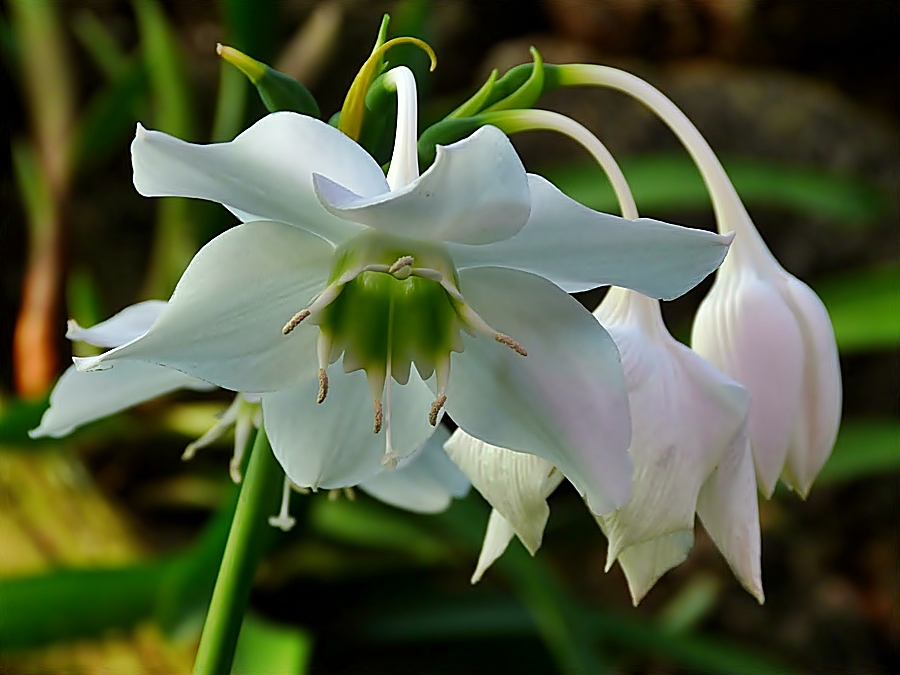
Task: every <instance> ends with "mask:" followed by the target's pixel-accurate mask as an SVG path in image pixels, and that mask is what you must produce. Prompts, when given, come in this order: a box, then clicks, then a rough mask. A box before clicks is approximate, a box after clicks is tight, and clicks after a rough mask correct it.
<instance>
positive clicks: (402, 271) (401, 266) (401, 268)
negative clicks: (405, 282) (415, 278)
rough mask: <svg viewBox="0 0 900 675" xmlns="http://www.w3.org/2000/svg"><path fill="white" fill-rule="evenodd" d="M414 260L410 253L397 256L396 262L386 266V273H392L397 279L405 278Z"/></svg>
mask: <svg viewBox="0 0 900 675" xmlns="http://www.w3.org/2000/svg"><path fill="white" fill-rule="evenodd" d="M415 261H416V260H415V258H413V257H412V256H411V255H405V256H403V257H401V258H397V262H395V263H394V264H393V265H391V266H390V267H389V268H388V274H392V275H394V276H395V277H397V278H398V279H406V278H407V277H408V276H409V274H410V268H411V267H412V264H413V263H414V262H415ZM400 275H403V276H400Z"/></svg>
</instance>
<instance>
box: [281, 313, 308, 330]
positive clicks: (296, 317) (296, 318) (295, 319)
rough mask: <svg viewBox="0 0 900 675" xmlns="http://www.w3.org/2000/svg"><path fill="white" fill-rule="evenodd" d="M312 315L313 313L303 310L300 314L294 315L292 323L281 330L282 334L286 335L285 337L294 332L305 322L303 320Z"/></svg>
mask: <svg viewBox="0 0 900 675" xmlns="http://www.w3.org/2000/svg"><path fill="white" fill-rule="evenodd" d="M310 314H312V312H310V311H309V310H308V309H301V310H300V311H299V312H297V313H296V314H294V316H292V317H291V320H290V321H288V322H287V323H286V324H284V328H282V329H281V332H282V333H284V334H285V335H287V334H288V333H290V332H291V331H292V330H294V329H295V328H296V327H297V326H299V325H300V324H301V323H302V322H303V320H304V319H305V318H306V317H308V316H309V315H310Z"/></svg>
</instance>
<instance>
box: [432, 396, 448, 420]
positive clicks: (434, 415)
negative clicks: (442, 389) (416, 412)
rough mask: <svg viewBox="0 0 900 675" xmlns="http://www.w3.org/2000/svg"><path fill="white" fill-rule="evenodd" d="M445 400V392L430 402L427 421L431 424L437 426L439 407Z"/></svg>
mask: <svg viewBox="0 0 900 675" xmlns="http://www.w3.org/2000/svg"><path fill="white" fill-rule="evenodd" d="M446 402H447V396H446V395H445V394H441V395H440V396H438V397H437V400H436V401H435V402H434V403H432V404H431V412H430V413H428V422H429V423H430V424H431V426H433V427H436V426H437V420H438V413H439V412H441V408H443V407H444V404H445V403H446Z"/></svg>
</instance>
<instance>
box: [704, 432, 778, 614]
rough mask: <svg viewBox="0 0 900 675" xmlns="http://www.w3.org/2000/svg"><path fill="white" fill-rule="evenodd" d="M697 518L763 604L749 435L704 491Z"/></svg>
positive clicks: (742, 438)
mask: <svg viewBox="0 0 900 675" xmlns="http://www.w3.org/2000/svg"><path fill="white" fill-rule="evenodd" d="M697 515H698V516H700V521H701V522H702V523H703V527H705V528H706V531H707V532H709V536H710V537H711V538H712V540H713V542H715V544H716V546H717V547H718V549H719V550H720V551H721V552H722V555H723V556H725V560H726V561H728V566H729V567H731V570H732V572H734V575H735V576H736V577H737V579H738V581H740V582H741V584H742V585H743V586H744V588H746V589H747V590H748V591H749V592H750V593H751V594H752V595H753V596H754V597H755V598H756V599H757V600H759V602H760V603H762V602H763V600H764V597H763V590H762V579H761V571H760V566H761V563H760V535H759V505H758V503H757V500H756V481H755V479H754V475H753V461H752V458H751V453H750V446H749V443H748V441H747V436H746V434H742V435H740V436H739V437H738V438H737V439H736V441H735V443H734V445H733V446H732V447H731V448H730V449H729V451H728V452H727V453H726V455H725V456H724V457H723V458H722V462H721V463H720V464H719V467H718V468H717V469H716V472H715V473H714V474H713V475H712V476H710V478H709V480H708V481H707V482H706V484H705V485H704V486H703V488H702V489H701V490H700V495H699V497H698V499H697Z"/></svg>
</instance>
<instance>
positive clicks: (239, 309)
mask: <svg viewBox="0 0 900 675" xmlns="http://www.w3.org/2000/svg"><path fill="white" fill-rule="evenodd" d="M331 254H332V247H331V245H330V244H328V243H327V242H326V241H324V240H323V239H320V238H319V237H317V236H315V235H313V234H310V233H309V232H306V231H305V230H303V229H301V228H298V227H292V226H290V225H285V224H283V223H273V222H268V221H259V222H255V223H245V224H243V225H239V226H237V227H234V228H232V229H230V230H228V231H227V232H225V233H223V234H220V235H219V236H218V237H216V238H215V239H213V240H212V241H211V242H209V243H208V244H207V245H206V246H204V247H203V248H202V249H201V250H200V252H199V253H197V255H196V256H194V259H193V260H192V261H191V263H190V265H188V268H187V270H186V271H185V273H184V275H183V276H182V277H181V280H180V281H179V282H178V286H177V287H176V288H175V292H174V293H173V294H172V299H171V300H169V303H168V305H167V307H166V308H165V310H164V311H163V312H162V314H161V315H160V317H159V319H158V320H157V321H156V323H155V324H153V327H152V328H151V329H150V330H149V331H147V333H146V334H145V335H144V336H142V337H140V338H138V339H137V340H134V341H132V342H129V343H127V344H125V345H123V346H122V347H119V348H117V349H113V350H112V351H109V352H106V353H105V354H101V355H100V356H95V357H89V358H83V359H76V365H77V366H78V368H79V370H91V369H94V368H100V367H102V366H103V364H106V363H109V362H114V361H117V360H120V359H126V358H127V359H136V360H140V361H149V362H152V363H157V364H160V365H164V366H168V367H170V368H175V369H177V370H181V371H183V372H185V373H187V374H189V375H192V376H195V377H199V378H200V379H203V380H206V381H208V382H212V383H214V384H217V385H219V386H220V387H225V388H226V389H232V390H234V391H246V392H264V391H272V390H275V389H280V388H283V387H287V386H291V385H293V384H294V383H296V382H298V381H300V380H301V379H302V378H304V377H307V376H309V375H310V374H315V372H316V370H317V363H318V361H317V357H316V340H317V337H318V330H317V329H316V328H315V327H314V326H306V325H303V326H300V327H299V328H298V329H297V330H295V331H294V332H293V333H291V334H290V335H283V334H282V331H281V329H282V328H283V326H284V324H285V322H287V321H288V319H290V318H291V316H293V315H294V313H296V312H297V311H298V310H300V309H302V308H304V307H305V306H306V305H307V304H308V303H309V301H310V300H311V299H312V298H313V297H314V295H315V294H316V293H317V292H318V291H320V290H321V289H322V288H323V287H324V285H325V280H326V278H327V276H328V272H329V268H330V265H331Z"/></svg>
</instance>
